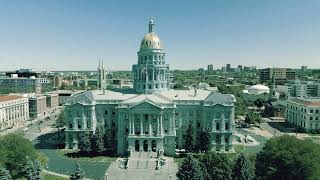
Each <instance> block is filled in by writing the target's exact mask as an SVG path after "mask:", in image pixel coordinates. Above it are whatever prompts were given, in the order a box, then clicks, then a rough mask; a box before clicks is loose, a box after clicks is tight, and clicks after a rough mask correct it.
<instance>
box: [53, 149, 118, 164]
mask: <svg viewBox="0 0 320 180" xmlns="http://www.w3.org/2000/svg"><path fill="white" fill-rule="evenodd" d="M57 152H58V154H59V155H60V156H62V157H66V158H68V159H72V160H80V161H93V162H113V161H115V160H116V159H117V157H109V156H95V157H83V156H80V157H74V156H73V157H71V156H68V154H72V153H77V152H78V151H77V150H72V149H58V150H57Z"/></svg>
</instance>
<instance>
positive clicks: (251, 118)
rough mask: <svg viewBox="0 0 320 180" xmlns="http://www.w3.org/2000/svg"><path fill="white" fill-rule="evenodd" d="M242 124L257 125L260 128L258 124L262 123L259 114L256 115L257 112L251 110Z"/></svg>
mask: <svg viewBox="0 0 320 180" xmlns="http://www.w3.org/2000/svg"><path fill="white" fill-rule="evenodd" d="M244 122H245V123H247V124H255V123H259V126H260V123H261V122H262V119H261V116H260V114H258V113H257V112H255V111H253V110H251V111H249V112H248V114H247V115H246V118H245V120H244Z"/></svg>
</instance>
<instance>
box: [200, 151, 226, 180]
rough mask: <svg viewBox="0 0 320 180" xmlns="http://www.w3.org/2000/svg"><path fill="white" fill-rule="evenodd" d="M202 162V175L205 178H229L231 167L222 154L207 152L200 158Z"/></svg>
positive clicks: (218, 179)
mask: <svg viewBox="0 0 320 180" xmlns="http://www.w3.org/2000/svg"><path fill="white" fill-rule="evenodd" d="M200 162H201V163H202V164H203V167H205V168H204V169H203V175H204V177H205V179H206V180H231V174H232V171H231V167H230V162H229V160H228V158H227V157H226V156H225V155H224V154H217V153H215V152H209V153H206V154H205V155H203V156H202V157H201V158H200Z"/></svg>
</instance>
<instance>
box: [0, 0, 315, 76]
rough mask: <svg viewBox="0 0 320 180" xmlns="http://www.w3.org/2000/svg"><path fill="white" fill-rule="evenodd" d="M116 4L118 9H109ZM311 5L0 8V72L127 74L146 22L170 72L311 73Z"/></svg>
mask: <svg viewBox="0 0 320 180" xmlns="http://www.w3.org/2000/svg"><path fill="white" fill-rule="evenodd" d="M117 2H118V1H117ZM319 7H320V2H319V1H312V0H310V1H304V2H303V1H295V0H294V1H289V0H284V1H281V2H280V1H264V2H256V1H253V0H245V1H241V2H240V1H203V2H202V3H196V2H192V1H187V2H184V1H175V2H170V1H164V2H162V3H157V2H156V1H151V2H149V1H139V2H138V3H137V2H131V1H121V3H116V2H115V1H108V2H107V1H90V2H89V1H28V3H25V2H24V1H2V2H0V23H1V26H2V28H1V29H0V39H1V41H0V49H1V50H0V52H1V53H0V62H1V63H0V64H1V66H0V71H8V70H15V69H19V68H32V69H35V70H49V71H59V70H61V71H62V70H96V68H97V64H98V58H101V59H103V60H104V62H105V64H106V68H107V70H111V71H113V70H131V67H130V65H131V64H133V63H134V62H136V61H137V54H136V53H137V51H138V50H139V49H138V48H139V44H140V40H141V39H140V38H141V37H142V35H143V34H145V33H146V32H147V28H146V24H147V21H148V19H149V18H150V17H151V16H152V17H153V18H154V20H155V23H156V25H155V32H156V33H157V34H158V35H159V37H160V38H161V40H162V43H163V44H164V48H165V51H166V52H167V61H168V62H169V63H170V64H171V69H197V68H201V67H203V68H206V66H207V65H208V64H213V66H214V69H217V68H220V67H221V66H224V65H225V64H227V63H229V64H231V65H232V66H233V67H235V66H237V65H238V64H242V65H245V66H257V67H258V68H264V67H273V66H274V67H290V68H299V67H300V66H301V65H307V66H308V67H310V68H319V67H320V66H319V63H318V62H319V53H318V52H319V47H320V38H319V36H318V32H319V30H320V23H319V22H318V21H317V19H318V18H317V17H319V15H320V12H319V11H317V9H319Z"/></svg>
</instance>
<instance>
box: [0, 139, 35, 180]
mask: <svg viewBox="0 0 320 180" xmlns="http://www.w3.org/2000/svg"><path fill="white" fill-rule="evenodd" d="M37 158H39V154H38V153H37V151H36V150H35V149H34V147H33V146H32V143H31V142H30V141H29V140H28V139H25V138H23V137H22V136H20V135H18V134H8V135H5V136H3V137H1V138H0V163H1V164H2V165H4V167H6V169H7V170H9V171H10V173H11V175H12V176H13V178H17V177H21V176H22V175H23V174H24V167H25V166H26V164H27V162H28V159H30V160H32V161H34V160H35V159H37Z"/></svg>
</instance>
